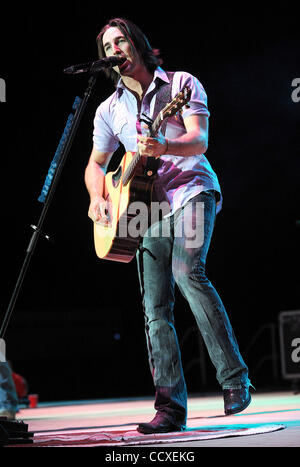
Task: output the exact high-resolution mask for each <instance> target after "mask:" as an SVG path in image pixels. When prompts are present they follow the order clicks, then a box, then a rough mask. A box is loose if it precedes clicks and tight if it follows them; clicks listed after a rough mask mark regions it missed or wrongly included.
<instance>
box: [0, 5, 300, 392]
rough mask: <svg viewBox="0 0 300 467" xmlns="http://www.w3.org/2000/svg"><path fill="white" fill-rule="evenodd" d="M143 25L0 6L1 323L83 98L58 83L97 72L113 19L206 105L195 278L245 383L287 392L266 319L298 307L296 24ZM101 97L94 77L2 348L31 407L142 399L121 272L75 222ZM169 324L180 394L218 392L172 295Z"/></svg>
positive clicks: (236, 14)
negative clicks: (80, 67)
mask: <svg viewBox="0 0 300 467" xmlns="http://www.w3.org/2000/svg"><path fill="white" fill-rule="evenodd" d="M99 4H100V3H99ZM157 10H158V6H157V5H156V6H155V8H154V6H153V7H151V6H149V5H144V7H139V8H135V7H134V6H127V7H124V6H123V7H121V8H118V7H116V8H114V7H112V8H110V7H109V6H108V4H106V6H105V7H103V6H101V5H100V6H97V3H96V2H95V3H94V2H88V1H87V2H72V3H70V4H68V3H67V2H61V3H60V4H57V5H55V4H54V5H53V4H51V6H50V4H49V6H47V5H43V6H41V7H39V6H37V4H34V6H28V5H27V4H26V5H18V6H16V7H11V8H9V7H7V12H5V14H4V17H3V20H2V21H3V23H4V26H5V25H6V27H4V28H3V29H2V32H1V49H2V51H1V70H0V77H1V78H3V79H5V81H6V85H7V102H6V103H1V105H0V114H1V143H0V149H1V165H2V167H1V172H2V177H1V178H2V183H1V188H2V190H1V193H2V195H1V199H2V203H1V205H2V213H1V219H2V235H3V237H2V261H1V265H2V268H1V269H2V293H1V310H0V313H1V315H0V317H1V320H2V318H3V316H4V313H5V311H6V309H7V306H8V303H9V300H10V297H11V295H12V292H13V289H14V287H15V283H16V280H17V277H18V274H19V272H20V268H21V266H22V263H23V260H24V258H25V254H26V248H27V246H28V243H29V240H30V237H31V235H32V230H31V228H30V224H32V223H33V224H36V223H37V221H38V218H39V216H40V213H41V210H42V207H43V206H42V204H41V203H39V202H38V201H37V198H38V196H39V195H40V192H41V189H42V186H43V184H44V180H45V177H46V174H47V172H48V168H49V166H50V163H51V161H52V159H53V156H54V153H55V151H56V148H57V145H58V143H59V140H60V138H61V136H62V133H63V130H64V127H65V124H66V121H67V117H68V115H69V113H70V112H71V110H72V104H73V101H74V99H75V96H77V95H78V96H80V97H83V93H84V90H85V89H86V86H87V76H86V75H80V76H79V75H77V76H67V75H65V74H63V72H62V70H63V69H64V68H66V67H67V66H70V65H73V64H76V63H82V62H87V61H90V60H95V59H97V50H96V42H95V38H96V36H97V34H98V32H99V31H100V29H101V27H102V26H103V25H104V24H106V22H107V20H108V19H109V18H112V17H115V16H124V17H127V18H129V19H131V20H132V21H134V22H136V23H137V24H138V25H139V26H140V27H141V29H142V30H143V31H144V32H145V34H146V35H147V36H148V38H149V40H150V42H151V45H152V46H153V47H156V48H159V49H160V50H161V53H162V57H163V60H164V64H163V67H164V68H165V69H168V70H184V71H188V72H190V73H192V74H194V75H196V76H197V77H198V78H199V79H200V81H201V82H202V84H203V86H204V88H205V90H206V92H207V95H208V106H209V110H210V112H211V118H210V145H209V149H208V152H207V154H206V155H207V157H208V159H209V161H210V162H211V164H212V166H213V168H214V170H215V171H216V172H217V174H218V177H219V180H220V183H221V186H222V190H223V196H224V206H223V210H222V211H221V213H220V214H219V216H218V220H217V224H216V230H215V234H214V238H213V241H212V246H211V250H210V253H209V257H208V264H207V273H208V276H209V278H210V279H211V280H212V282H213V283H214V285H215V286H216V288H217V290H218V292H219V293H220V295H221V297H222V299H223V301H224V304H225V306H226V308H227V311H228V314H229V316H230V319H231V322H232V325H233V327H234V330H235V333H236V335H237V337H238V341H239V344H240V348H241V351H242V353H243V355H244V357H245V360H246V362H247V364H248V365H249V367H250V376H251V379H252V382H253V384H254V385H255V386H256V387H257V388H258V389H263V388H277V387H282V386H285V385H288V384H289V382H285V381H283V379H282V377H281V373H280V359H279V354H280V345H279V340H278V315H279V313H280V312H281V311H284V310H294V309H299V307H300V295H299V240H300V228H299V227H298V226H297V220H298V219H300V204H299V201H300V197H299V169H300V162H299V123H300V118H299V114H300V102H299V103H295V102H293V100H292V97H291V94H292V91H293V87H292V81H293V79H294V78H297V77H298V78H300V67H299V51H300V41H299V21H298V18H297V16H298V15H297V12H296V11H295V10H291V9H290V10H286V11H285V10H284V8H283V7H282V6H281V7H280V8H279V7H278V9H277V10H276V7H274V6H273V7H272V11H271V10H268V9H266V10H263V9H262V8H256V9H255V10H254V8H252V9H251V8H250V7H249V8H248V7H247V6H246V5H243V8H241V9H233V8H232V9H230V8H228V7H227V8H220V7H217V6H214V7H211V9H207V10H203V8H202V7H201V11H200V10H199V9H198V7H196V5H194V6H193V5H192V6H189V7H188V8H187V7H182V6H180V5H179V7H178V8H176V6H174V5H173V6H171V5H169V6H167V11H166V10H164V11H163V12H162V13H161V12H159V11H157ZM170 10H171V11H170ZM112 92H113V87H112V84H111V83H110V81H108V80H107V79H106V78H105V77H104V75H102V74H100V76H99V78H98V81H97V84H96V86H95V88H94V91H93V94H92V96H91V98H90V100H89V103H88V107H87V109H86V112H85V114H84V116H83V119H82V121H81V124H80V127H79V130H78V132H77V135H76V138H75V140H74V142H73V145H72V149H71V151H70V154H69V157H68V159H67V162H66V165H65V167H64V170H63V174H62V176H61V179H60V182H59V185H58V188H57V190H56V192H55V196H54V199H53V202H52V204H51V206H50V208H49V211H48V214H47V216H46V220H45V223H44V231H45V232H47V234H49V235H50V236H51V237H52V238H53V239H54V242H55V243H54V244H50V243H48V242H47V241H45V240H44V239H43V238H41V239H40V240H39V242H38V244H37V247H36V249H35V252H34V255H33V258H32V260H31V263H30V265H29V268H28V271H27V274H26V276H25V279H24V283H23V286H22V288H21V292H20V294H19V297H18V300H17V303H16V306H15V309H14V313H13V315H12V318H11V320H10V323H9V327H8V330H7V334H6V336H5V337H6V341H7V358H8V359H9V360H10V361H11V362H12V365H13V369H14V371H16V372H17V373H19V374H21V375H23V376H24V377H25V378H26V379H27V381H28V383H29V391H30V392H31V393H33V392H34V393H38V394H39V395H40V399H41V400H60V399H71V398H77V399H83V398H110V397H127V396H128V397H129V396H130V397H131V396H133V397H137V396H145V395H152V394H153V387H152V380H151V376H150V372H149V369H148V362H147V354H146V345H145V341H144V330H143V313H142V307H141V301H140V292H139V285H138V279H137V274H136V263H135V260H134V261H133V262H132V263H130V264H127V265H126V264H119V263H113V262H109V261H100V260H99V259H98V258H97V257H96V255H95V252H94V247H93V236H92V223H91V221H90V220H89V219H88V217H87V210H88V204H89V198H88V195H87V192H86V189H85V186H84V181H83V176H84V169H85V166H86V164H87V161H88V158H89V155H90V152H91V149H92V129H93V118H94V113H95V110H96V108H97V106H98V105H99V103H100V102H101V101H102V100H103V99H104V98H106V97H107V96H108V95H110V94H111V93H112ZM299 95H300V94H299ZM175 320H176V327H177V330H178V335H179V338H180V341H181V342H182V358H183V363H184V367H185V369H186V380H187V386H188V389H189V391H190V393H193V392H204V391H212V390H213V391H215V390H219V387H218V385H217V382H216V379H215V370H214V368H212V365H211V363H210V361H209V359H208V357H207V354H206V350H204V360H205V367H203V365H202V367H200V365H199V362H198V361H197V359H198V358H199V348H198V345H199V340H198V334H197V332H196V330H195V329H194V327H195V322H194V319H193V317H192V314H191V312H190V310H189V307H188V305H187V303H186V302H185V301H184V300H183V298H181V297H180V296H179V294H178V296H177V302H176V312H175ZM270 323H271V324H272V325H273V328H270V327H269V324H270ZM260 329H261V331H260ZM271 329H273V330H274V332H275V335H274V336H275V355H274V348H273V356H274V358H275V367H274V365H272V360H271V359H270V355H271V353H272V348H271V338H270V330H271ZM188 330H190V331H189V332H190V334H188V336H187V337H186V334H185V333H186V332H187V331H188ZM257 332H258V337H257V339H256V334H257ZM253 339H254V342H253ZM200 343H201V341H200ZM273 363H274V360H273ZM201 369H202V372H201ZM275 370H276V371H275ZM203 371H204V376H203ZM276 372H277V373H276Z"/></svg>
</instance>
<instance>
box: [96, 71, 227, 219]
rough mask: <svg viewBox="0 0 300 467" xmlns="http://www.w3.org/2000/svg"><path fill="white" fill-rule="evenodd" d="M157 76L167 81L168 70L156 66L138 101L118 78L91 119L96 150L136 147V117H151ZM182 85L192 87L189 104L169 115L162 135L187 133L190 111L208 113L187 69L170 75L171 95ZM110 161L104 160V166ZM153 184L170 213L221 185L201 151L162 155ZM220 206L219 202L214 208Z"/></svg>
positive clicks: (198, 86)
mask: <svg viewBox="0 0 300 467" xmlns="http://www.w3.org/2000/svg"><path fill="white" fill-rule="evenodd" d="M159 80H163V81H165V82H169V79H168V76H167V74H166V73H165V72H164V70H162V69H161V68H160V67H158V68H157V69H156V70H155V72H154V76H153V81H152V83H151V84H150V86H149V88H148V90H147V92H146V94H145V96H144V98H143V100H142V102H141V103H138V101H137V99H136V97H135V96H134V95H133V93H132V92H130V91H129V89H127V88H126V87H125V86H124V84H123V82H122V81H121V80H120V81H119V83H118V85H117V88H116V91H115V92H114V93H113V94H112V95H111V96H110V97H109V98H107V99H106V100H105V101H104V102H102V103H101V104H100V105H99V107H98V108H97V110H96V115H95V119H94V133H93V142H94V146H95V148H96V149H97V150H99V151H102V152H112V153H113V152H114V151H116V150H117V148H118V146H119V145H120V143H122V144H123V146H124V148H125V150H126V151H131V152H136V151H137V133H138V132H140V131H141V130H140V128H141V126H140V122H139V118H140V116H142V114H143V113H144V114H146V115H147V116H149V117H152V115H153V111H154V107H155V90H156V86H157V83H158V82H159ZM184 86H189V87H190V89H191V98H190V101H189V107H188V108H186V107H184V108H183V112H182V118H176V117H175V116H173V117H170V118H169V119H168V123H167V127H166V132H165V136H166V138H167V139H175V138H178V137H179V136H181V135H183V134H184V133H186V129H185V126H184V122H183V120H184V119H185V118H186V117H188V116H190V115H205V116H207V117H209V115H210V114H209V111H208V108H207V96H206V93H205V91H204V88H203V86H202V84H201V83H200V82H199V80H198V79H197V78H195V77H194V76H192V75H191V74H190V73H186V72H180V71H179V72H175V74H174V77H173V84H172V92H171V97H172V98H173V97H175V96H176V94H177V93H178V92H180V91H181V90H182V88H183V87H184ZM108 163H109V160H108V161H107V164H106V167H107V165H108ZM154 187H155V188H156V193H157V194H158V195H157V198H156V199H157V200H158V201H165V200H167V201H168V202H169V205H170V214H173V213H174V212H175V211H176V210H177V209H179V208H181V207H182V206H184V205H185V204H186V202H187V201H188V200H190V199H191V198H193V197H194V196H196V195H197V194H199V193H200V192H201V191H204V190H215V191H217V192H218V193H220V199H222V197H221V189H220V185H219V181H218V178H217V175H216V174H215V172H214V171H213V169H212V167H211V165H210V163H209V161H208V160H207V158H206V157H205V156H204V155H203V154H198V155H195V156H188V157H179V156H172V155H163V156H160V158H159V168H158V171H157V179H156V181H155V184H154ZM220 208H221V201H219V202H218V205H217V211H219V210H220Z"/></svg>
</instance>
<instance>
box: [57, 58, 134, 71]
mask: <svg viewBox="0 0 300 467" xmlns="http://www.w3.org/2000/svg"><path fill="white" fill-rule="evenodd" d="M125 61H126V58H125V57H117V56H115V55H114V56H112V57H104V58H101V60H97V61H95V62H88V63H80V64H79V65H73V66H70V67H68V68H65V69H64V73H67V74H69V75H75V74H77V73H96V72H97V71H100V70H102V69H103V68H113V67H114V66H117V65H121V64H122V63H124V62H125Z"/></svg>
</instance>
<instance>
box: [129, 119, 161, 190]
mask: <svg viewBox="0 0 300 467" xmlns="http://www.w3.org/2000/svg"><path fill="white" fill-rule="evenodd" d="M162 121H163V118H162V111H161V112H159V114H158V115H157V117H156V119H155V120H154V122H153V123H152V125H151V128H150V131H149V133H150V136H151V137H152V138H153V137H155V136H156V135H157V132H158V130H159V127H160V126H161V124H162ZM140 159H141V155H140V152H139V150H137V152H136V153H135V155H134V157H133V159H132V161H131V162H130V164H129V166H128V167H127V169H126V171H125V173H124V175H123V185H124V186H126V185H127V183H128V182H129V180H130V179H131V178H132V176H133V175H134V172H135V169H136V167H137V165H138V163H139V161H140Z"/></svg>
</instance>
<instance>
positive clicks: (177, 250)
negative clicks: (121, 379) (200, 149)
mask: <svg viewBox="0 0 300 467" xmlns="http://www.w3.org/2000/svg"><path fill="white" fill-rule="evenodd" d="M197 206H198V207H199V209H198V210H197ZM215 218H216V199H215V192H214V191H212V190H209V191H204V192H202V193H200V194H199V195H197V196H195V197H194V198H193V199H191V200H190V201H189V202H188V203H187V204H186V205H185V206H184V207H183V208H182V209H179V210H178V211H176V212H175V214H174V215H172V216H170V217H169V218H163V219H162V220H160V221H157V222H156V223H155V224H154V225H152V226H151V227H150V229H148V231H147V232H146V234H145V235H144V238H143V241H142V243H141V246H140V248H139V250H138V252H137V264H138V273H139V280H140V287H141V293H142V299H143V308H144V317H145V332H146V341H147V348H148V357H149V364H150V369H151V372H152V377H153V382H154V386H155V390H156V395H155V409H156V410H158V411H161V412H164V413H165V415H166V417H167V418H169V420H170V421H171V422H173V423H175V424H177V425H185V423H186V416H187V389H186V384H185V379H184V374H183V369H182V363H181V354H180V348H179V344H178V340H177V335H176V330H175V327H174V315H173V309H174V301H175V300H174V288H175V284H177V286H178V287H179V289H180V291H181V293H182V295H183V296H184V297H185V298H186V300H187V302H188V303H189V306H190V308H191V310H192V312H193V314H194V317H195V320H196V323H197V325H198V327H199V330H200V332H201V334H202V337H203V340H204V342H205V345H206V347H207V350H208V353H209V356H210V359H211V361H212V363H213V364H214V366H215V368H216V378H217V380H218V382H219V384H220V385H221V386H222V388H223V389H229V388H241V387H243V386H249V385H250V381H249V379H248V368H247V366H246V365H245V363H244V361H243V358H242V356H241V354H240V351H239V348H238V344H237V341H236V338H235V335H234V332H233V329H232V327H231V324H230V322H229V319H228V316H227V313H226V311H225V308H224V305H223V303H222V301H221V299H220V297H219V295H218V293H217V292H216V290H215V288H214V287H213V285H212V284H211V282H210V281H209V280H208V278H207V277H206V275H205V264H206V256H207V252H208V249H209V245H210V241H211V237H212V233H213V229H214V225H215ZM168 223H169V224H168ZM167 224H168V226H167ZM191 229H194V230H193V232H197V233H198V234H199V235H198V237H199V238H198V241H196V242H194V243H193V242H191V241H190V239H191V238H192V235H191V234H192V233H193V232H191ZM166 232H168V235H166ZM179 312H180V310H179Z"/></svg>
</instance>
